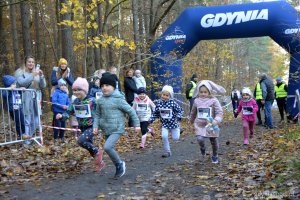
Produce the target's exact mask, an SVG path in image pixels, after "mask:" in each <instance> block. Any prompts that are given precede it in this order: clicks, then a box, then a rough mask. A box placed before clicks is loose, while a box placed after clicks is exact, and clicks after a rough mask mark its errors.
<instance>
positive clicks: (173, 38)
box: [166, 35, 186, 40]
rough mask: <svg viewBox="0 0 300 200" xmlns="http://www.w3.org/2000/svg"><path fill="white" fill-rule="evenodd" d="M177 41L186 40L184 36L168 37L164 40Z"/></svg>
mask: <svg viewBox="0 0 300 200" xmlns="http://www.w3.org/2000/svg"><path fill="white" fill-rule="evenodd" d="M178 39H186V35H168V36H166V40H178Z"/></svg>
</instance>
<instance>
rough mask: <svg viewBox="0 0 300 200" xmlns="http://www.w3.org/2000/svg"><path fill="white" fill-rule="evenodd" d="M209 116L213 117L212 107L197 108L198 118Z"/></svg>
mask: <svg viewBox="0 0 300 200" xmlns="http://www.w3.org/2000/svg"><path fill="white" fill-rule="evenodd" d="M208 117H211V107H208V108H197V118H198V119H207V118H208Z"/></svg>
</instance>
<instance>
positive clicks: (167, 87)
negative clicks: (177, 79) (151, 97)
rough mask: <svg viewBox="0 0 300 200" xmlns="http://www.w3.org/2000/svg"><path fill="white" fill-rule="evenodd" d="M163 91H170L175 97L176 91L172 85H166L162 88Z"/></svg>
mask: <svg viewBox="0 0 300 200" xmlns="http://www.w3.org/2000/svg"><path fill="white" fill-rule="evenodd" d="M161 92H168V93H169V94H170V96H171V99H173V97H174V91H173V88H172V86H170V85H165V86H164V87H163V88H162V90H161Z"/></svg>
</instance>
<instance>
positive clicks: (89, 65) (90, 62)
mask: <svg viewBox="0 0 300 200" xmlns="http://www.w3.org/2000/svg"><path fill="white" fill-rule="evenodd" d="M90 3H91V0H87V4H85V7H84V11H85V16H86V17H85V20H86V22H85V24H87V22H90V21H92V19H91V18H90V17H89V16H90V13H88V12H87V5H89V4H90ZM85 30H86V37H87V38H86V44H88V38H92V37H93V30H92V28H87V27H85ZM86 48H87V49H86V55H85V59H86V74H85V77H89V76H91V75H93V74H94V72H95V64H94V49H93V47H89V46H87V47H86Z"/></svg>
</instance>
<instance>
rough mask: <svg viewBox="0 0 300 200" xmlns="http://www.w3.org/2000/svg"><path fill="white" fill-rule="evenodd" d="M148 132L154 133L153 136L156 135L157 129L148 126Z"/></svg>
mask: <svg viewBox="0 0 300 200" xmlns="http://www.w3.org/2000/svg"><path fill="white" fill-rule="evenodd" d="M148 132H149V133H150V134H151V135H152V137H154V135H155V130H154V128H153V127H150V128H148Z"/></svg>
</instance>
